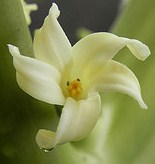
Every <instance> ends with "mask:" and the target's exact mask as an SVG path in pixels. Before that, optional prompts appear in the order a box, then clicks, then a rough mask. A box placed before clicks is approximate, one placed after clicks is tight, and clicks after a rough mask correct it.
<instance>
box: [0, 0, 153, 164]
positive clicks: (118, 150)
mask: <svg viewBox="0 0 155 164" xmlns="http://www.w3.org/2000/svg"><path fill="white" fill-rule="evenodd" d="M36 1H37V2H38V4H39V10H38V12H36V13H35V12H34V13H33V14H32V21H33V23H32V25H31V26H30V29H31V34H32V35H33V30H34V29H35V28H38V27H40V26H41V24H42V22H43V19H44V17H45V16H46V15H47V14H48V9H49V8H50V6H51V3H52V1H48V0H47V1H46V0H43V1H41V0H34V1H32V0H31V2H36ZM28 2H30V0H29V1H28ZM55 2H56V3H57V4H58V5H59V8H60V10H61V11H62V12H61V17H60V19H59V20H60V23H61V25H62V27H64V29H65V31H66V34H67V35H68V36H69V39H70V40H71V42H72V44H73V43H75V42H76V40H77V37H76V30H77V29H78V28H79V27H86V28H88V29H90V30H91V31H108V30H109V31H112V32H113V33H115V34H117V35H119V36H124V37H129V38H136V39H139V40H140V41H143V42H144V43H145V44H147V45H148V46H149V47H150V50H151V52H152V55H151V56H150V57H149V58H148V59H147V60H146V61H145V62H141V61H138V60H137V59H136V58H134V57H133V56H132V55H131V54H130V53H129V51H128V50H127V48H124V49H123V50H122V51H121V52H120V53H119V54H118V55H117V56H116V57H115V60H117V61H119V62H122V63H124V64H126V65H127V66H128V67H129V68H130V69H131V70H132V71H133V72H134V73H135V74H136V76H137V77H138V79H139V81H140V84H141V88H142V95H143V98H144V101H145V102H146V104H147V105H148V107H149V109H148V110H147V111H146V110H142V109H140V107H139V106H138V104H137V102H135V101H134V100H132V98H130V97H128V96H126V95H123V94H120V93H104V94H102V103H103V110H102V115H101V117H100V120H99V121H98V124H97V126H96V127H95V129H94V130H93V132H92V133H91V135H90V136H89V137H88V138H87V139H85V140H83V141H80V142H73V143H68V144H65V145H62V146H59V147H56V148H55V149H54V150H53V151H51V152H49V153H45V152H43V151H42V150H40V149H39V148H38V146H37V145H36V143H35V135H36V133H37V131H38V129H40V128H46V129H48V128H49V129H55V128H56V125H57V123H58V119H59V118H58V116H57V113H56V111H55V110H54V108H53V106H51V105H48V104H46V103H43V102H40V101H37V100H35V99H33V98H31V97H30V96H28V95H27V94H26V93H24V92H23V91H22V90H21V89H20V88H19V87H18V86H17V83H16V77H15V70H14V67H13V64H12V57H11V55H10V54H9V52H8V48H7V46H6V44H8V43H11V44H14V45H16V46H18V47H20V49H21V51H22V53H23V54H25V55H28V56H33V50H32V41H31V36H30V32H29V29H28V27H27V25H26V21H25V19H24V14H23V11H22V6H21V4H20V1H19V0H1V4H0V58H1V59H0V74H1V75H0V83H1V95H0V105H1V106H0V163H2V164H27V163H30V164H31V163H37V164H64V163H67V164H79V163H80V164H154V163H155V156H154V152H155V130H154V127H155V110H154V108H155V103H154V93H155V85H154V84H155V77H154V75H155V66H154V63H155V57H154V52H155V50H154V49H155V48H154V43H155V30H154V29H155V1H154V0H130V1H129V3H128V4H126V3H127V2H126V3H125V1H124V5H121V6H120V1H116V0H110V1H108V0H102V1H101V0H97V1H82V0H81V1H71V0H70V1H69V0H66V1H60V0H57V1H55ZM108 3H109V4H108Z"/></svg>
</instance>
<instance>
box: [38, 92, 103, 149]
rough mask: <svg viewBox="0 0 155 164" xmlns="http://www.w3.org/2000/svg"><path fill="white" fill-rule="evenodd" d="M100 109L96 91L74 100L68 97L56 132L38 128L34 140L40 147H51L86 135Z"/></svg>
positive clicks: (95, 120)
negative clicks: (84, 97)
mask: <svg viewBox="0 0 155 164" xmlns="http://www.w3.org/2000/svg"><path fill="white" fill-rule="evenodd" d="M100 110H101V101H100V96H99V94H98V93H96V92H95V93H91V94H90V95H89V97H88V98H87V99H85V100H84V99H83V100H79V101H75V100H74V99H72V98H68V99H67V101H66V104H65V106H64V108H63V109H62V114H61V118H60V122H59V125H58V128H57V131H56V133H54V132H52V131H48V130H44V129H41V130H39V132H38V134H37V136H36V141H37V144H38V146H39V147H40V148H43V149H51V148H53V147H55V146H56V145H57V144H63V143H66V142H69V141H76V140H80V139H83V138H85V137H87V135H88V134H89V133H90V132H91V130H92V129H93V127H94V126H95V124H96V122H97V120H98V117H99V115H100Z"/></svg>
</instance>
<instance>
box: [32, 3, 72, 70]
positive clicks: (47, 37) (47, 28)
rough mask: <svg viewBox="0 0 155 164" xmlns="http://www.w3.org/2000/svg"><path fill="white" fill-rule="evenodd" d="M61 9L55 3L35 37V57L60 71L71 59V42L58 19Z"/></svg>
mask: <svg viewBox="0 0 155 164" xmlns="http://www.w3.org/2000/svg"><path fill="white" fill-rule="evenodd" d="M59 14H60V11H59V9H58V7H57V5H56V4H53V5H52V7H51V9H50V11H49V15H48V16H47V17H46V19H45V21H44V24H43V26H42V27H41V28H40V29H39V30H38V31H37V32H36V34H35V37H34V53H35V58H36V59H38V60H41V61H43V62H45V63H48V64H51V65H53V66H54V67H55V68H57V69H58V70H59V71H62V70H63V69H64V67H65V66H66V65H67V64H68V63H69V62H70V61H71V44H70V42H69V40H68V39H67V36H66V35H65V33H64V31H63V29H62V28H61V26H60V24H59V23H58V21H57V18H58V16H59Z"/></svg>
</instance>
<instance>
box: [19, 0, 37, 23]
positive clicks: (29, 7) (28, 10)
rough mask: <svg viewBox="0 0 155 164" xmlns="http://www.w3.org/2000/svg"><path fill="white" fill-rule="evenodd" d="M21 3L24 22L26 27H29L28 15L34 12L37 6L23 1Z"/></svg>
mask: <svg viewBox="0 0 155 164" xmlns="http://www.w3.org/2000/svg"><path fill="white" fill-rule="evenodd" d="M21 3H22V6H23V11H24V15H25V18H26V22H27V24H28V25H30V24H31V17H30V13H31V12H32V11H36V10H37V9H38V6H37V5H36V4H27V3H26V2H25V1H24V0H21Z"/></svg>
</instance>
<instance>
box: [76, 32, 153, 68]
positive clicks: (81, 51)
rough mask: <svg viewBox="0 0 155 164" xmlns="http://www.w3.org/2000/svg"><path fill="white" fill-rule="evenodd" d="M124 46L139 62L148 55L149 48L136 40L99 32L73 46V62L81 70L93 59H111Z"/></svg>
mask: <svg viewBox="0 0 155 164" xmlns="http://www.w3.org/2000/svg"><path fill="white" fill-rule="evenodd" d="M124 46H127V47H128V48H129V49H130V51H131V52H132V53H133V55H134V56H135V57H137V58H138V59H140V60H145V59H146V58H147V57H148V56H149V55H150V50H149V48H148V47H147V46H146V45H145V44H143V43H141V42H140V41H138V40H135V39H127V38H123V37H118V36H116V35H114V34H111V33H105V32H100V33H94V34H90V35H88V36H86V37H84V38H83V39H81V40H80V41H79V42H77V43H76V44H75V45H74V46H73V54H74V62H75V64H76V65H77V66H78V65H79V64H80V68H81V69H83V68H84V67H85V65H86V64H87V63H88V62H89V61H92V60H94V59H101V60H110V59H112V58H113V57H114V56H115V54H116V53H117V52H118V51H119V50H120V49H122V48H123V47H124ZM81 59H82V60H81ZM80 71H81V70H80Z"/></svg>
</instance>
